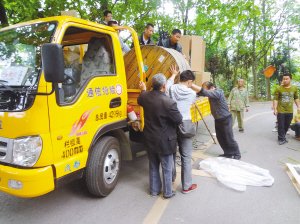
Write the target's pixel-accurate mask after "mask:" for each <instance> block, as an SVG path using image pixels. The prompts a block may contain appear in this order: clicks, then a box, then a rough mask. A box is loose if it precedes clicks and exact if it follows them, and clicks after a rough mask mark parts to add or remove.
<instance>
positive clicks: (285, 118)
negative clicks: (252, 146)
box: [273, 73, 300, 145]
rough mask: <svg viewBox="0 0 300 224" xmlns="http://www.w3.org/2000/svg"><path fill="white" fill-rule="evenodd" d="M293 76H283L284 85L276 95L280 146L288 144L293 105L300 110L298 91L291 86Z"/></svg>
mask: <svg viewBox="0 0 300 224" xmlns="http://www.w3.org/2000/svg"><path fill="white" fill-rule="evenodd" d="M291 80H292V76H291V74H289V73H285V74H283V78H282V85H280V86H279V87H277V89H276V91H275V93H274V100H273V108H274V115H275V116H277V121H278V144H279V145H283V144H285V143H287V142H288V141H287V140H286V133H287V131H288V129H289V127H290V124H291V121H292V119H293V103H294V102H295V104H296V105H297V108H298V109H300V101H299V96H298V89H297V87H296V86H293V85H291Z"/></svg>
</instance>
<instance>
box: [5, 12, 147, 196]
mask: <svg viewBox="0 0 300 224" xmlns="http://www.w3.org/2000/svg"><path fill="white" fill-rule="evenodd" d="M131 31H132V32H133V34H132V36H133V41H135V42H136V43H137V44H135V45H136V46H137V47H136V49H135V51H136V53H137V55H138V54H139V57H138V60H139V63H138V64H139V65H140V66H139V69H140V71H141V74H142V73H143V71H142V66H143V65H142V59H141V56H140V51H139V44H138V42H137V41H138V39H137V35H136V33H135V32H134V31H133V30H131ZM0 52H1V55H0V63H1V64H0V77H1V78H0V124H1V125H0V190H1V191H3V192H6V193H9V194H12V195H15V196H20V197H35V196H40V195H43V194H46V193H48V192H50V191H52V190H54V189H55V188H56V187H58V186H60V185H61V184H62V183H65V182H68V181H71V180H73V179H76V178H81V177H83V176H84V178H85V181H86V184H87V187H88V190H89V191H90V192H91V193H92V194H94V195H96V196H100V197H101V196H106V195H108V194H109V193H110V192H111V191H112V190H113V189H114V187H115V185H116V183H117V180H118V176H119V170H120V164H121V158H122V159H131V157H132V154H131V151H130V146H129V142H128V140H126V136H125V134H124V130H125V129H126V128H127V125H128V123H127V100H128V93H127V86H126V74H125V68H124V60H123V53H122V50H121V46H120V42H119V37H118V32H117V31H116V30H115V29H113V28H112V27H109V26H105V25H101V24H97V23H93V22H89V21H85V20H82V19H77V18H74V17H68V16H60V17H51V18H46V19H40V20H35V21H30V22H26V23H21V24H17V25H15V26H11V27H8V28H4V29H2V30H1V32H0ZM42 60H43V63H42ZM42 64H43V68H42ZM43 71H45V72H43ZM135 92H138V91H135ZM121 149H122V150H121Z"/></svg>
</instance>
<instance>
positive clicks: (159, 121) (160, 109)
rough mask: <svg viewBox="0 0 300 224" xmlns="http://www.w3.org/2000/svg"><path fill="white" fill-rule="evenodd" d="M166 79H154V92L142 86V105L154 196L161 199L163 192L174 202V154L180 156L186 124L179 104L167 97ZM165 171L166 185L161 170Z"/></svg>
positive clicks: (156, 76)
mask: <svg viewBox="0 0 300 224" xmlns="http://www.w3.org/2000/svg"><path fill="white" fill-rule="evenodd" d="M166 82H167V80H166V77H165V76H164V75H163V74H157V75H155V76H153V78H152V88H153V90H152V91H146V85H145V83H143V82H141V83H140V89H141V90H142V92H141V94H140V96H139V97H138V104H139V105H141V106H142V107H143V108H144V116H145V117H144V118H145V127H144V136H145V141H146V146H147V152H148V158H149V176H150V194H151V195H152V196H156V195H159V194H160V192H161V189H162V188H163V197H164V198H171V197H173V196H174V195H175V192H173V191H172V170H173V166H174V160H173V154H174V153H175V152H176V146H177V134H176V128H177V126H178V124H180V123H181V122H182V116H181V114H180V112H179V111H178V109H177V105H176V102H175V101H173V100H172V99H170V98H169V97H168V96H167V95H166V94H165V91H166ZM160 164H161V167H162V180H163V181H162V182H163V183H161V179H160V173H159V166H160Z"/></svg>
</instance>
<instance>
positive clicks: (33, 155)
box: [13, 136, 42, 167]
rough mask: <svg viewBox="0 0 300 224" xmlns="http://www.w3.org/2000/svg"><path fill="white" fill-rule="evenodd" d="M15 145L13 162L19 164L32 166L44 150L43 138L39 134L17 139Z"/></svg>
mask: <svg viewBox="0 0 300 224" xmlns="http://www.w3.org/2000/svg"><path fill="white" fill-rule="evenodd" d="M13 145H14V146H13V163H14V164H16V165H19V166H26V167H32V166H33V165H34V164H35V163H36V162H37V160H38V159H39V157H40V154H41V151H42V139H41V138H40V137H39V136H30V137H26V138H19V139H15V140H14V144H13Z"/></svg>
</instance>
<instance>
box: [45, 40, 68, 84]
mask: <svg viewBox="0 0 300 224" xmlns="http://www.w3.org/2000/svg"><path fill="white" fill-rule="evenodd" d="M42 65H43V70H44V75H45V80H46V82H52V83H62V82H63V81H64V68H65V66H64V54H63V49H62V45H60V44H53V43H51V44H49V43H47V44H44V45H43V46H42Z"/></svg>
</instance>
